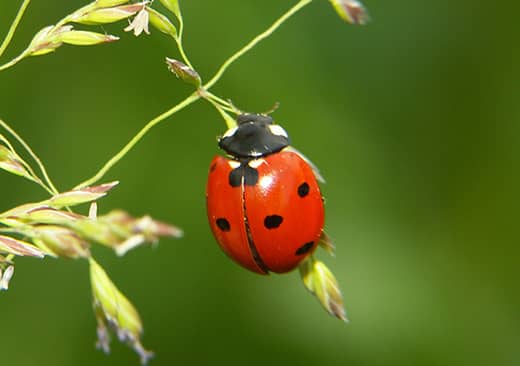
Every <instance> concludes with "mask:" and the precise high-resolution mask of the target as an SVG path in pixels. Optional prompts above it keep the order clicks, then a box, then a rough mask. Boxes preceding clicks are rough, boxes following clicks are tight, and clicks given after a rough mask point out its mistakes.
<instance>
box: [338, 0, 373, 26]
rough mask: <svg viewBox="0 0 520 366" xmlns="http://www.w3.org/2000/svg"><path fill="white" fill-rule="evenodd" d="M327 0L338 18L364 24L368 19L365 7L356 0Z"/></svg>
mask: <svg viewBox="0 0 520 366" xmlns="http://www.w3.org/2000/svg"><path fill="white" fill-rule="evenodd" d="M329 2H330V3H331V5H332V7H333V8H334V10H336V13H337V14H338V15H339V16H340V18H341V19H343V20H344V21H346V22H347V23H351V24H360V25H364V24H366V23H367V22H368V21H369V20H370V17H369V16H368V13H367V11H366V9H365V7H364V6H363V4H362V3H361V2H360V1H358V0H329Z"/></svg>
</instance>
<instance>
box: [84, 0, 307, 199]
mask: <svg viewBox="0 0 520 366" xmlns="http://www.w3.org/2000/svg"><path fill="white" fill-rule="evenodd" d="M311 2H312V0H300V1H299V2H298V3H297V4H296V5H294V6H293V7H291V8H290V9H289V10H288V11H287V12H285V13H284V14H283V15H282V16H281V17H280V18H278V19H277V20H276V21H275V22H274V23H273V24H272V25H271V26H270V27H269V28H267V29H266V30H265V31H263V32H262V33H260V34H259V35H257V36H256V37H255V38H253V39H252V40H251V41H250V42H249V43H247V44H246V45H245V46H244V47H242V48H241V49H240V50H238V51H237V52H236V53H234V54H233V55H231V57H229V58H228V59H227V60H226V61H224V63H223V64H222V65H221V66H220V68H219V69H218V71H217V72H216V73H215V75H214V76H213V77H212V78H211V79H210V81H209V82H207V83H206V84H204V86H203V87H202V88H201V89H202V92H201V93H199V92H195V93H193V94H191V95H190V96H188V97H187V98H186V99H184V100H183V101H181V102H180V103H178V104H177V105H175V106H174V107H172V108H170V109H169V110H167V111H166V112H164V113H162V114H160V115H159V116H157V117H155V118H154V119H152V120H151V121H150V122H148V123H147V124H146V125H145V126H144V127H143V128H142V129H141V130H140V131H139V132H138V133H137V134H136V135H135V136H134V137H132V139H131V140H130V141H129V142H128V143H127V144H126V145H125V146H124V147H123V148H122V149H121V150H120V151H119V152H118V153H117V154H115V155H114V156H112V158H110V160H108V161H107V162H106V163H105V164H104V165H103V166H102V167H101V169H100V170H99V171H98V172H97V173H96V174H94V176H92V177H91V178H89V179H87V180H85V181H83V182H81V183H80V184H78V185H77V186H76V187H74V189H79V188H83V187H87V186H89V185H92V184H94V183H96V182H97V181H98V180H99V179H101V178H103V177H104V176H105V174H106V173H107V172H108V171H109V170H110V169H111V168H112V167H113V166H114V165H116V164H117V163H118V162H119V161H120V160H121V159H122V158H124V157H125V155H126V154H127V153H128V152H129V151H130V150H132V148H133V147H134V146H135V145H136V144H137V143H138V142H139V141H140V140H141V139H142V138H143V137H144V136H145V135H146V133H147V132H148V131H150V130H151V129H152V128H153V127H154V126H156V125H157V124H159V123H160V122H162V121H164V120H165V119H166V118H168V117H170V116H172V115H173V114H175V113H177V112H178V111H180V110H181V109H183V108H185V107H187V106H188V105H190V104H192V103H193V102H195V101H197V100H198V99H200V98H202V97H203V96H204V92H205V91H206V90H209V89H210V88H211V87H212V86H214V85H215V84H216V83H217V82H218V81H219V80H220V78H221V77H222V75H224V73H225V71H226V70H227V69H228V68H229V66H231V65H232V64H233V63H234V62H235V61H236V60H238V59H239V58H240V57H242V56H243V55H244V54H246V53H247V52H248V51H250V50H251V49H252V48H253V47H255V46H256V45H257V44H258V43H260V42H261V41H262V40H264V39H266V38H268V37H269V36H270V35H271V34H273V32H275V31H276V30H277V29H278V28H279V27H280V26H281V25H282V24H283V23H284V22H285V21H287V20H288V19H289V18H290V17H292V16H293V15H294V14H296V13H297V12H298V11H300V10H301V9H302V8H304V7H305V6H306V5H308V4H310V3H311ZM179 21H180V26H181V27H182V26H183V23H182V20H179ZM179 34H180V37H182V31H179ZM179 44H182V38H181V41H180V42H179ZM179 51H180V52H181V56H182V57H183V59H184V61H186V64H187V65H190V62H189V60H188V58H187V56H186V54H185V53H184V51H183V50H182V47H181V46H180V47H179ZM204 99H209V98H204ZM217 109H218V108H217ZM219 112H221V111H220V110H219ZM221 114H222V112H221ZM225 120H226V119H225ZM226 123H227V124H228V126H229V123H228V122H227V120H226Z"/></svg>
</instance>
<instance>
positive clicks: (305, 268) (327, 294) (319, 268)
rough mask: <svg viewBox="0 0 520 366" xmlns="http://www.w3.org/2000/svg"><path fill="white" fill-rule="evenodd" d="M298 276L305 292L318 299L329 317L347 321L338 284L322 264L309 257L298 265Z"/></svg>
mask: <svg viewBox="0 0 520 366" xmlns="http://www.w3.org/2000/svg"><path fill="white" fill-rule="evenodd" d="M300 275H301V277H302V280H303V284H304V285H305V287H306V288H307V290H309V291H310V292H311V293H312V294H314V295H315V296H316V297H317V298H318V300H319V302H320V303H321V305H322V306H323V307H324V308H325V310H327V312H328V313H329V314H330V315H332V316H335V317H337V318H339V319H341V320H343V321H345V322H346V321H348V319H347V314H346V312H345V309H344V307H343V296H342V295H341V291H340V289H339V286H338V282H337V281H336V278H335V277H334V275H333V274H332V272H331V271H330V270H329V269H328V268H327V266H326V265H325V264H324V263H323V262H320V261H317V260H314V259H313V258H312V257H310V258H309V259H307V260H305V261H304V262H303V263H302V264H301V265H300Z"/></svg>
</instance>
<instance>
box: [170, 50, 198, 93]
mask: <svg viewBox="0 0 520 366" xmlns="http://www.w3.org/2000/svg"><path fill="white" fill-rule="evenodd" d="M166 64H167V65H168V68H169V69H170V71H171V72H173V73H174V74H175V76H177V77H178V78H180V79H182V80H183V81H185V82H187V83H188V84H192V85H195V86H196V87H197V88H198V87H199V86H200V85H201V83H202V82H201V80H200V75H199V74H198V73H197V71H195V70H193V69H192V68H191V67H189V66H187V65H185V64H184V63H182V62H180V61H178V60H175V59H173V58H168V57H166Z"/></svg>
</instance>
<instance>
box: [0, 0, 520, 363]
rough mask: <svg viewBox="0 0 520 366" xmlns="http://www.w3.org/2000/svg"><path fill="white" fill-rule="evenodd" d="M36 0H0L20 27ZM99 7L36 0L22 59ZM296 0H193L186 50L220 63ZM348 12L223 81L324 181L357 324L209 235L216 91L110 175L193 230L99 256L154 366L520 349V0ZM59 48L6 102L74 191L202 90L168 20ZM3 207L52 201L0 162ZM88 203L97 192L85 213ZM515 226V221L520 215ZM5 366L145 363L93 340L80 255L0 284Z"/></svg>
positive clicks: (460, 357) (435, 356)
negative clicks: (271, 120)
mask: <svg viewBox="0 0 520 366" xmlns="http://www.w3.org/2000/svg"><path fill="white" fill-rule="evenodd" d="M19 3H20V1H2V2H1V3H0V32H1V34H2V35H3V34H5V32H6V31H7V28H8V25H9V23H10V21H11V20H12V19H13V17H14V15H15V12H16V9H17V8H18V6H19ZM84 3H85V2H84V1H80V0H74V1H67V2H61V1H37V0H34V1H33V3H32V4H31V6H30V7H29V9H28V12H27V14H26V17H25V18H24V20H23V22H22V24H21V27H20V29H19V31H18V32H17V33H16V36H15V39H14V42H13V44H12V47H11V48H10V49H9V50H8V53H7V55H6V58H5V59H4V61H6V60H7V59H8V58H9V57H13V56H14V55H16V54H17V53H16V52H17V51H20V50H21V49H23V47H25V46H26V44H27V43H28V42H29V40H30V39H31V37H32V35H33V34H34V33H35V32H36V31H37V30H39V29H40V28H42V27H43V26H45V25H47V24H52V23H53V22H54V21H55V20H56V19H58V18H60V17H61V16H63V15H64V14H66V13H68V12H70V11H72V10H73V9H75V8H78V7H79V6H81V5H83V4H84ZM292 3H294V2H293V1H257V2H253V1H249V2H244V1H240V0H225V1H181V5H182V6H183V9H184V14H185V20H186V34H185V44H186V49H187V51H188V52H189V54H190V55H191V58H192V60H193V62H194V63H195V65H196V67H197V69H198V71H199V72H200V74H201V75H203V77H205V78H206V79H207V78H208V77H209V76H210V75H211V74H212V73H213V72H214V71H215V70H216V67H217V66H218V65H219V64H220V63H221V62H222V61H223V60H224V59H225V58H226V57H227V56H229V55H230V54H231V53H232V52H234V51H235V50H237V49H238V48H239V47H240V46H241V45H243V44H244V43H245V42H246V41H248V40H249V39H250V38H252V37H253V36H254V35H256V34H257V33H258V32H260V31H261V30H263V29H264V28H265V27H266V26H267V25H269V24H270V23H271V21H272V20H273V19H275V18H276V17H277V16H279V15H280V14H281V13H282V12H283V11H284V10H285V9H287V8H288V7H289V6H290V5H291V4H292ZM366 5H367V7H368V8H369V10H370V13H371V15H372V18H373V21H372V22H371V23H370V24H369V25H368V26H366V27H354V26H348V25H346V24H344V23H342V22H341V21H340V20H339V18H337V17H336V15H335V14H334V12H333V10H332V9H331V8H330V6H329V4H328V3H327V2H326V1H324V0H323V1H315V2H314V3H313V4H311V6H309V7H308V8H307V9H306V10H305V11H303V12H302V13H301V14H299V15H298V16H296V17H295V18H294V19H291V20H290V21H289V22H288V23H287V24H285V25H284V26H283V27H282V28H281V29H280V31H279V32H277V33H276V34H275V35H274V36H273V37H272V38H270V39H269V40H267V41H266V42H264V43H262V44H261V45H260V46H258V47H257V48H256V49H255V50H254V51H253V52H251V53H250V54H248V55H247V56H246V57H244V58H243V59H242V60H241V61H240V62H239V63H238V64H236V65H235V66H233V67H232V68H231V69H230V70H229V72H228V73H227V74H226V75H225V77H224V79H223V80H222V82H220V83H219V84H218V85H217V87H216V88H214V91H215V92H216V93H218V94H219V95H221V96H224V97H226V98H231V99H232V100H233V101H234V102H235V103H236V104H237V105H238V106H239V107H241V108H242V109H245V110H250V111H264V110H267V109H269V108H270V107H271V106H272V105H273V104H274V103H275V102H277V101H279V102H280V103H281V106H280V108H279V109H278V110H277V111H276V112H275V113H274V117H275V118H276V119H277V120H278V122H280V123H281V124H283V125H284V126H285V128H286V129H287V130H288V131H289V133H290V134H291V137H292V140H293V143H294V145H295V146H296V147H297V148H299V149H300V150H301V151H303V152H304V153H305V154H306V155H308V156H309V157H310V158H312V160H313V161H314V162H315V163H316V164H317V165H318V166H319V167H320V169H321V171H322V173H323V174H324V176H325V177H326V179H327V184H326V185H324V186H323V191H324V194H325V196H326V208H327V225H326V228H327V231H328V232H329V233H330V235H331V236H332V237H333V239H334V241H335V243H336V245H337V256H336V257H335V258H330V257H327V256H326V255H325V254H321V255H320V258H322V259H323V260H324V261H326V263H327V264H328V265H329V266H330V268H331V269H332V270H333V271H334V273H335V274H336V276H337V278H338V280H339V281H340V284H341V286H342V289H343V293H344V297H345V302H346V306H347V311H348V314H349V317H350V319H351V322H350V323H349V324H348V325H345V324H343V323H341V322H340V321H337V320H335V319H333V318H332V317H330V316H328V315H327V314H326V313H325V312H324V311H323V310H322V309H321V308H320V306H319V304H318V302H317V301H316V299H314V298H313V297H312V296H311V295H309V294H308V293H307V292H306V291H305V289H304V288H303V286H302V285H301V283H300V280H299V277H298V274H297V273H292V274H289V275H284V276H278V275H272V276H268V277H262V276H258V275H255V274H252V273H248V272H246V271H245V270H242V269H241V268H239V267H238V266H237V265H235V264H234V263H232V262H231V261H230V260H228V258H226V257H225V255H224V254H223V253H222V252H221V251H220V250H219V248H218V246H217V245H216V244H215V242H214V240H213V238H212V237H211V233H210V231H209V228H208V226H207V223H206V217H205V206H204V205H205V200H204V190H205V183H206V173H207V168H208V164H209V161H210V160H211V158H212V156H213V155H214V154H216V153H217V148H216V141H215V137H216V136H217V135H218V134H220V133H222V132H223V130H224V129H225V126H224V124H223V122H222V121H221V119H220V117H219V116H218V114H217V113H216V112H215V111H214V110H213V109H212V108H211V107H210V106H209V105H208V104H207V103H203V102H199V103H196V104H194V105H192V106H190V107H189V108H187V109H185V110H183V111H182V112H180V113H178V114H177V115H175V116H174V117H173V118H170V119H169V120H168V121H167V122H165V123H163V124H162V125H159V126H158V127H157V128H155V129H154V130H152V131H151V133H150V134H149V135H148V136H147V137H146V138H145V139H144V140H143V141H142V142H141V143H140V144H139V145H138V146H137V147H136V148H135V149H134V150H133V151H132V152H131V153H130V154H128V156H127V157H126V158H125V159H124V160H123V161H122V162H121V163H119V164H118V165H117V166H116V167H115V168H114V169H113V170H111V171H110V173H109V174H108V176H107V177H106V178H105V179H104V181H109V180H115V179H117V180H120V181H121V184H120V185H119V186H118V187H117V188H116V189H114V190H113V191H112V193H111V194H110V195H109V196H108V197H107V198H104V199H103V200H102V201H100V202H99V210H100V212H101V213H103V212H107V211H108V210H110V209H112V208H116V207H121V208H124V209H127V210H128V211H130V212H131V213H133V214H135V215H143V214H148V213H149V214H152V215H153V216H154V217H156V218H158V219H161V220H165V221H169V222H172V223H175V224H177V225H179V226H181V227H182V228H183V229H184V230H185V232H186V235H185V238H183V239H182V240H178V241H173V240H162V241H161V243H160V245H159V246H158V247H156V248H153V249H150V248H139V249H137V250H135V251H133V252H131V253H129V254H128V255H127V256H125V257H124V258H117V257H116V256H115V255H114V254H113V253H112V252H111V251H109V250H106V249H104V248H99V247H96V248H95V255H96V258H98V260H99V261H100V263H101V264H102V265H103V266H104V267H105V268H106V269H107V270H108V272H109V273H110V275H111V277H112V278H113V280H114V281H115V282H116V284H117V285H118V286H119V287H120V289H121V290H122V291H123V292H125V293H126V294H127V295H128V296H129V297H130V299H131V300H132V301H133V302H134V303H135V305H136V306H137V307H138V308H139V310H140V313H141V315H142V318H143V321H144V324H145V335H144V340H143V341H144V344H145V346H147V347H149V348H152V349H153V350H154V351H155V352H156V354H157V356H156V358H155V359H154V360H153V361H152V365H170V364H178V365H181V364H194V365H198V364H201V365H202V364H204V365H205V364H214V365H217V364H224V365H244V364H247V365H287V364H295V365H318V364H320V365H352V366H358V365H399V366H403V365H519V364H520V311H519V310H520V295H519V291H518V278H519V273H518V272H519V271H518V259H519V254H520V250H519V240H518V238H519V235H518V223H517V221H518V206H517V203H518V202H520V201H519V200H518V198H519V197H518V186H519V170H518V168H519V163H518V161H519V160H518V157H519V151H518V149H519V145H520V139H519V137H518V136H519V132H520V131H519V123H518V122H519V117H520V104H519V102H518V97H519V95H520V94H519V90H520V88H519V81H520V72H519V68H518V65H519V63H520V52H519V51H520V48H519V47H518V41H519V36H520V32H519V31H518V29H517V24H518V19H517V15H516V14H518V10H519V9H518V5H516V2H513V1H509V2H507V1H506V2H505V4H502V5H500V6H499V5H498V3H496V4H495V3H493V4H484V2H478V1H471V0H460V1H456V2H455V1H450V0H439V1H416V0H402V1H383V2H379V1H368V0H367V1H366ZM123 26H124V23H120V24H117V25H110V26H106V27H94V28H93V29H94V30H97V31H101V32H103V31H107V32H109V33H113V34H118V35H120V36H121V38H122V39H121V41H119V42H116V43H114V44H111V45H107V46H99V47H89V48H85V47H83V48H81V47H62V48H61V49H59V50H58V51H57V52H56V53H55V54H51V55H48V56H44V57H38V58H36V57H35V58H32V59H29V60H25V61H23V62H22V63H20V64H19V65H17V66H15V67H14V68H12V69H9V70H7V71H5V72H2V73H0V117H1V118H3V119H5V120H6V121H7V122H9V123H10V124H11V125H12V126H14V127H15V129H16V130H17V131H18V132H19V133H20V134H21V135H22V136H23V137H24V138H26V140H27V141H28V142H29V143H30V145H31V146H32V147H33V148H34V149H35V150H36V152H38V153H39V154H40V156H41V158H42V159H43V160H44V161H45V163H46V165H47V167H48V170H49V172H50V174H51V176H52V177H53V179H54V181H55V182H56V183H57V184H58V186H59V188H61V189H67V188H70V187H72V186H73V185H75V184H77V183H78V182H79V181H81V180H83V179H85V178H87V177H89V176H90V175H92V174H93V173H94V172H95V171H96V170H97V169H98V168H99V167H100V166H101V165H102V164H103V163H104V162H105V161H106V160H107V159H108V158H109V157H110V156H112V155H113V154H114V153H115V152H117V151H118V149H119V148H120V147H121V146H122V145H123V144H125V143H126V141H128V139H129V138H131V136H133V134H135V133H136V132H137V130H138V129H139V128H140V127H141V126H143V125H144V124H145V122H146V121H148V120H149V119H151V118H153V117H154V116H156V115H158V114H159V113H161V112H163V111H164V110H166V109H168V108H169V107H170V106H172V105H173V104H175V103H176V102H177V101H179V100H181V98H183V97H184V96H186V95H187V94H188V93H189V92H190V87H189V86H187V85H184V84H183V83H182V82H180V81H178V80H176V79H175V77H174V76H172V75H171V74H170V73H169V72H168V71H167V69H166V67H165V64H164V57H165V56H170V57H177V56H178V55H177V53H176V50H175V47H174V45H173V43H172V42H171V41H170V40H169V39H168V38H167V37H166V36H164V35H162V34H160V33H158V32H156V31H155V32H153V34H152V36H141V37H139V38H137V39H136V38H134V37H133V36H131V35H129V34H125V33H124V32H122V30H121V28H122V27H123ZM0 185H1V186H0V187H1V192H3V193H2V199H1V201H0V209H1V210H5V209H8V208H10V207H12V206H15V205H19V204H21V203H24V202H29V201H33V200H39V199H43V198H44V197H45V195H44V192H43V191H41V190H40V189H39V188H38V187H36V186H35V185H33V184H31V183H28V182H26V181H23V180H22V179H20V178H17V177H13V176H11V175H8V174H5V173H2V174H1V177H0ZM86 210H87V208H86V207H84V208H82V212H85V211H86ZM515 224H516V225H515ZM0 297H1V299H0V314H1V318H2V320H1V325H0V344H1V348H2V356H1V361H0V363H2V364H4V363H5V364H9V365H10V366H25V365H35V364H39V365H55V366H59V365H67V366H69V365H123V364H124V365H137V364H138V359H137V356H136V355H134V354H133V353H132V351H131V350H129V349H128V348H126V347H125V346H122V345H120V344H118V343H117V342H114V343H113V350H112V354H111V355H110V356H109V357H107V356H105V355H104V354H103V353H101V352H99V351H96V350H95V349H94V341H95V320H94V316H93V314H92V312H91V298H90V287H89V283H88V268H87V264H86V263H85V261H72V260H53V259H48V260H45V261H38V260H32V259H21V260H18V261H17V269H16V273H15V277H14V278H13V281H12V282H11V288H10V290H9V291H8V292H6V293H2V294H0Z"/></svg>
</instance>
